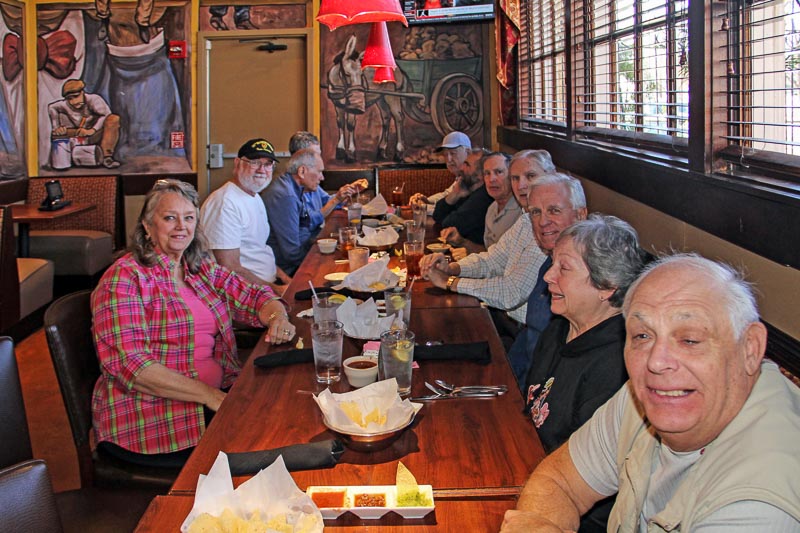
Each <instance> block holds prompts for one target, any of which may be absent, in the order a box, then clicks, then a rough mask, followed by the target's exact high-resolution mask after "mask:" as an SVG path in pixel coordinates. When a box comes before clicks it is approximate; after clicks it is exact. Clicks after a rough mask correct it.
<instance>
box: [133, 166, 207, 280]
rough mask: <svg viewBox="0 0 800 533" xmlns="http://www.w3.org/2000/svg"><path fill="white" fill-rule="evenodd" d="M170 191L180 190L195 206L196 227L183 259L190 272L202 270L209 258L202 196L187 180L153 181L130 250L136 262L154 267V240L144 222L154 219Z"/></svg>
mask: <svg viewBox="0 0 800 533" xmlns="http://www.w3.org/2000/svg"><path fill="white" fill-rule="evenodd" d="M169 193H175V194H180V195H181V196H182V197H183V198H185V199H186V200H188V201H189V202H191V204H192V205H193V206H194V210H195V220H197V226H196V227H195V230H194V239H192V242H191V243H189V246H187V247H186V250H185V251H184V252H183V259H184V260H185V261H186V264H187V267H188V269H189V272H191V273H192V274H197V272H199V271H200V265H201V264H202V263H203V261H205V260H206V258H208V244H207V242H206V237H205V234H204V233H203V231H202V229H201V228H200V200H199V198H198V196H197V191H196V190H195V188H194V187H193V186H192V185H191V184H190V183H186V182H185V181H179V180H175V179H161V180H158V181H157V182H156V183H155V185H153V188H152V189H150V191H149V192H148V193H147V196H145V198H144V205H143V206H142V211H141V213H139V218H138V220H137V221H136V227H134V228H133V234H132V235H131V246H130V252H131V253H132V254H133V258H134V259H135V260H136V262H137V263H139V264H140V265H142V266H146V267H151V266H153V265H155V264H156V257H157V255H156V251H155V248H154V246H153V241H152V240H151V239H150V238H149V237H148V236H147V230H146V229H145V227H144V224H145V223H147V224H152V223H153V215H154V214H155V211H156V208H157V207H158V204H159V203H161V199H162V198H163V197H164V195H166V194H169Z"/></svg>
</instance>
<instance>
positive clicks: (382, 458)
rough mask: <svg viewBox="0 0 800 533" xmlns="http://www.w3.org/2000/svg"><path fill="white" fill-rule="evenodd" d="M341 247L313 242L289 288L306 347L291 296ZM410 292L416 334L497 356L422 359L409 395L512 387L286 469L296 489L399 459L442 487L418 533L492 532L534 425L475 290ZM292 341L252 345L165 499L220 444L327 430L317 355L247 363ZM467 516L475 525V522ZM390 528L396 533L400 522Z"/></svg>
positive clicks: (379, 474)
mask: <svg viewBox="0 0 800 533" xmlns="http://www.w3.org/2000/svg"><path fill="white" fill-rule="evenodd" d="M343 220H344V217H342V216H337V215H336V214H334V215H333V216H332V217H330V219H329V221H328V224H327V225H326V228H325V229H324V230H323V232H324V231H327V230H330V229H331V228H332V227H335V226H336V225H338V224H340V223H341V222H342V221H343ZM323 234H324V233H323ZM401 238H402V237H401ZM340 255H341V254H340V252H337V253H336V254H331V255H322V254H320V253H319V249H318V247H317V246H316V245H315V246H313V247H312V250H311V251H310V252H309V254H308V256H307V257H306V259H305V261H304V262H303V264H302V265H301V266H300V268H299V270H298V271H297V273H296V274H295V276H294V278H293V281H292V283H291V284H290V285H289V286H288V287H287V290H286V292H285V294H284V298H285V299H286V300H287V301H288V302H289V303H290V304H292V310H291V313H290V317H291V321H292V323H293V324H295V326H296V327H297V334H298V336H301V337H303V340H304V344H305V346H306V347H310V346H311V337H310V327H311V324H312V319H310V318H297V316H296V314H297V312H298V311H299V310H301V309H304V308H308V307H310V306H311V302H310V301H295V298H294V295H295V292H297V291H299V290H303V289H306V288H308V281H309V280H311V281H312V283H314V285H315V286H321V285H322V280H323V276H324V275H325V274H326V273H328V272H331V271H337V270H346V265H340V264H337V263H335V260H336V259H340ZM395 260H396V258H393V261H395ZM412 292H413V297H412V314H411V323H410V326H409V328H410V329H411V331H413V332H414V333H415V335H416V340H417V342H418V343H424V342H425V341H427V340H441V341H443V342H444V343H445V344H457V343H468V342H476V341H488V344H489V348H490V352H491V356H492V357H491V362H490V363H489V364H487V365H481V364H478V363H476V362H469V361H464V360H459V359H457V347H456V346H454V348H453V350H454V359H452V360H446V361H423V362H420V363H419V368H418V369H415V370H414V371H413V382H412V396H419V395H424V394H427V393H428V391H427V389H426V388H425V381H433V380H434V379H437V378H440V379H444V380H446V381H450V382H451V383H456V384H506V385H508V387H509V392H508V393H507V394H505V395H503V396H500V397H497V398H492V399H456V400H440V401H434V402H427V403H425V404H424V407H423V408H422V409H421V410H420V412H419V413H418V415H417V417H416V420H415V421H414V423H413V424H412V426H411V427H410V428H409V429H408V430H406V431H405V432H404V433H403V435H402V436H401V437H400V438H399V439H398V440H397V441H396V442H395V443H394V444H393V445H392V446H391V447H389V448H387V449H385V450H381V451H375V452H371V453H362V452H356V451H353V450H349V449H347V450H346V451H345V453H344V454H343V455H342V457H341V458H340V461H339V463H338V464H337V465H336V466H335V467H333V468H329V469H318V470H306V471H297V472H292V477H293V478H294V480H295V482H296V483H297V485H298V486H299V487H300V489H303V490H305V489H306V488H307V487H309V486H312V485H386V484H393V483H394V481H395V474H396V468H397V461H398V460H402V461H403V463H404V464H405V465H406V466H407V467H408V468H409V469H410V470H411V472H413V473H414V475H415V476H416V477H417V479H418V481H419V482H420V483H424V484H430V485H432V486H433V488H434V490H435V491H436V493H437V495H436V502H437V503H436V505H437V512H436V518H435V519H434V522H433V523H429V522H427V521H426V520H422V521H417V522H420V523H421V524H427V525H429V526H430V527H429V528H428V527H426V528H425V529H422V531H428V530H430V531H447V530H452V529H454V528H455V527H468V528H470V530H491V529H497V528H498V527H499V523H500V521H501V520H502V511H504V510H505V509H507V508H511V507H512V506H513V498H515V497H516V496H517V494H518V493H519V490H520V488H521V486H522V485H523V483H524V482H525V480H526V478H527V476H528V474H529V473H530V472H531V470H532V469H533V468H534V467H535V466H536V465H537V464H538V463H539V461H541V460H542V458H543V457H544V451H543V449H542V446H541V443H540V442H539V439H538V437H537V435H536V432H535V430H534V428H533V425H532V424H531V423H530V420H529V419H527V418H526V417H525V416H524V415H523V414H522V407H523V405H524V403H523V399H522V397H521V395H520V393H519V390H518V389H517V386H516V383H515V380H514V376H513V374H512V372H511V370H510V367H509V366H508V363H507V361H506V358H505V352H504V350H503V346H502V343H501V341H500V339H499V337H498V335H497V332H496V330H495V328H494V325H493V323H492V321H491V318H490V315H489V312H488V311H487V310H486V309H485V308H483V307H481V306H480V304H479V302H478V301H477V300H476V299H475V298H472V297H470V296H464V295H454V294H452V293H447V292H444V291H440V289H436V288H433V287H431V285H430V283H429V282H427V281H421V280H418V281H417V282H416V283H415V284H414V287H413V291H412ZM294 344H295V341H292V343H291V344H288V345H282V346H275V347H271V346H270V345H268V344H267V343H265V342H264V341H263V338H262V339H261V340H260V341H259V342H258V344H257V345H256V347H255V348H254V349H253V352H252V354H251V356H250V358H249V359H248V361H247V362H246V363H245V364H244V366H243V370H242V373H241V374H240V376H239V378H238V379H237V381H236V383H235V385H234V386H233V388H232V389H231V391H230V393H229V394H228V396H227V398H226V399H225V401H224V402H223V403H222V406H221V407H220V409H219V411H218V412H217V413H216V415H215V417H214V420H213V421H212V423H211V424H210V425H209V427H208V428H207V430H206V432H205V433H204V435H203V437H202V439H201V440H200V443H199V444H198V446H197V448H196V449H195V451H194V452H193V453H192V455H191V457H190V458H189V460H188V462H187V463H186V465H185V466H184V468H183V469H182V470H181V473H180V474H179V476H178V478H177V480H176V481H175V483H174V485H173V486H172V489H171V491H170V495H171V496H187V495H192V494H193V492H194V490H195V488H196V485H197V480H198V476H199V475H200V474H205V473H207V472H208V470H209V469H210V468H211V465H212V464H213V462H214V460H215V459H216V457H217V454H218V452H219V451H224V452H243V451H253V450H264V449H271V448H277V447H281V446H287V445H291V444H297V443H304V442H311V441H318V440H324V439H329V438H333V436H334V435H333V434H332V433H330V432H329V431H328V430H327V428H326V427H325V426H324V425H323V422H322V416H321V413H320V411H319V408H318V407H317V405H316V403H315V402H314V400H313V398H312V394H317V393H319V392H321V391H322V390H324V389H325V387H326V386H323V385H319V384H317V383H316V380H315V377H314V365H313V364H312V363H303V364H295V365H288V366H282V367H276V368H271V369H262V368H258V367H255V366H254V365H253V360H254V359H255V358H257V357H259V356H261V355H266V354H269V353H273V352H275V351H281V350H286V349H290V348H293V347H294ZM363 344H364V341H362V340H357V339H351V338H347V337H345V342H344V345H343V357H344V358H346V357H348V356H351V355H356V354H358V353H360V351H361V349H362V347H363ZM331 390H332V391H333V392H346V391H348V390H350V387H349V384H348V383H347V381H346V377H345V376H344V375H343V376H342V381H340V382H339V383H335V384H333V385H332V386H331ZM248 478H249V476H246V477H236V478H234V484H235V485H237V486H238V485H239V484H240V483H242V482H244V481H245V480H246V479H248ZM509 498H511V499H512V500H511V503H510V504H508V505H506V503H508V502H507V501H504V502H503V503H502V504H493V503H491V502H493V501H495V500H507V499H509ZM189 499H191V498H189ZM448 500H455V501H456V502H458V504H456V503H447V504H446V505H445V506H443V507H442V508H441V512H440V507H439V502H440V501H448ZM477 500H479V501H477ZM154 505H155V504H154ZM159 505H160V504H159ZM473 506H474V507H473ZM484 511H485V512H486V513H490V516H487V517H486V518H485V520H484V519H483V518H480V517H481V516H482V515H483V512H484ZM494 511H497V512H498V513H499V521H496V520H494V518H496V517H494V518H493V515H491V513H492V512H494ZM186 512H187V513H188V508H187V509H186ZM184 516H185V514H184ZM345 516H346V517H350V518H340V519H339V520H337V521H326V524H328V523H330V524H331V525H336V526H339V525H345V524H347V525H350V523H349V522H346V521H347V520H349V519H354V518H355V517H354V516H352V515H350V514H347V515H345ZM391 516H394V515H391ZM445 517H446V518H445ZM395 518H397V517H395ZM392 520H394V519H391V518H384V519H381V520H377V521H365V522H364V525H367V524H368V525H370V526H380V525H390V524H394V522H392ZM473 520H477V522H473ZM486 520H488V521H491V523H492V524H493V525H492V527H482V525H481V524H486V525H487V526H488V522H486ZM356 522H357V523H356V524H354V525H358V524H359V523H360V522H359V521H358V520H357V519H356ZM495 522H496V523H495ZM402 523H403V524H406V522H402ZM437 524H438V526H437ZM409 525H410V524H409ZM473 525H475V526H477V529H473ZM334 530H335V529H334ZM348 530H350V528H349V527H348ZM370 530H372V527H370ZM392 530H393V531H396V530H397V527H392Z"/></svg>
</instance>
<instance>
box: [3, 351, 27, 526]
mask: <svg viewBox="0 0 800 533" xmlns="http://www.w3.org/2000/svg"><path fill="white" fill-rule="evenodd" d="M0 420H2V421H3V422H2V424H0V442H2V443H3V445H2V446H0V468H5V467H7V466H11V465H13V464H16V463H19V462H22V461H26V460H28V459H30V458H32V457H33V451H32V450H31V440H30V434H29V433H28V420H27V418H26V416H25V402H24V401H23V400H22V387H21V386H20V381H19V370H18V369H17V358H16V357H15V355H14V341H12V340H11V339H10V338H9V337H0ZM0 530H2V528H0Z"/></svg>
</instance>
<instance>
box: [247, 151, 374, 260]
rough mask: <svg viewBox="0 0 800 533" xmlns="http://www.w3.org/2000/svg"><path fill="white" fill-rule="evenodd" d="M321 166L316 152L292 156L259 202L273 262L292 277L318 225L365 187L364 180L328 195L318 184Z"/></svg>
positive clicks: (321, 163)
mask: <svg viewBox="0 0 800 533" xmlns="http://www.w3.org/2000/svg"><path fill="white" fill-rule="evenodd" d="M324 169H325V165H324V163H323V162H322V157H321V156H320V154H319V151H318V150H315V149H313V148H304V149H302V150H299V151H297V152H295V153H294V155H292V158H291V159H290V160H289V164H288V165H287V168H286V173H285V174H283V175H281V176H280V177H279V178H278V179H276V180H273V181H272V183H271V184H270V186H269V187H267V189H266V190H265V191H264V193H263V195H262V199H263V200H264V204H265V205H266V207H267V216H268V217H269V223H270V227H271V229H272V231H271V232H270V235H269V240H268V241H267V244H269V245H270V246H271V247H272V249H273V251H274V252H275V260H276V262H277V264H278V266H279V267H280V268H282V269H283V270H284V271H285V272H286V273H287V274H289V275H293V274H294V272H295V271H296V270H297V267H298V266H300V263H301V262H302V261H303V258H304V257H305V256H306V254H307V253H308V250H309V248H311V245H312V244H313V243H314V240H315V239H316V237H317V235H318V234H319V231H320V229H321V228H322V225H323V224H324V223H325V217H327V216H328V215H329V214H330V213H331V212H332V211H333V210H334V209H335V208H336V206H337V205H338V204H340V203H341V202H343V201H344V200H346V199H347V198H349V197H350V196H351V195H352V194H355V193H357V192H358V191H359V190H361V189H363V188H365V187H366V183H362V181H364V180H358V181H356V182H353V183H350V184H347V185H343V186H342V187H341V188H340V189H339V190H338V191H336V194H335V195H333V196H331V195H330V194H328V193H327V192H325V191H324V190H323V189H322V188H321V187H320V183H321V182H322V180H324V179H325V177H324V176H323V175H322V171H323V170H324Z"/></svg>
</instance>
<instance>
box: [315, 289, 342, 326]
mask: <svg viewBox="0 0 800 533" xmlns="http://www.w3.org/2000/svg"><path fill="white" fill-rule="evenodd" d="M345 300H346V298H345V297H343V296H341V295H339V294H336V293H335V292H318V293H317V297H316V298H311V304H312V305H313V308H314V322H325V321H326V320H336V310H337V309H339V306H340V305H342V303H344V301H345Z"/></svg>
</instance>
